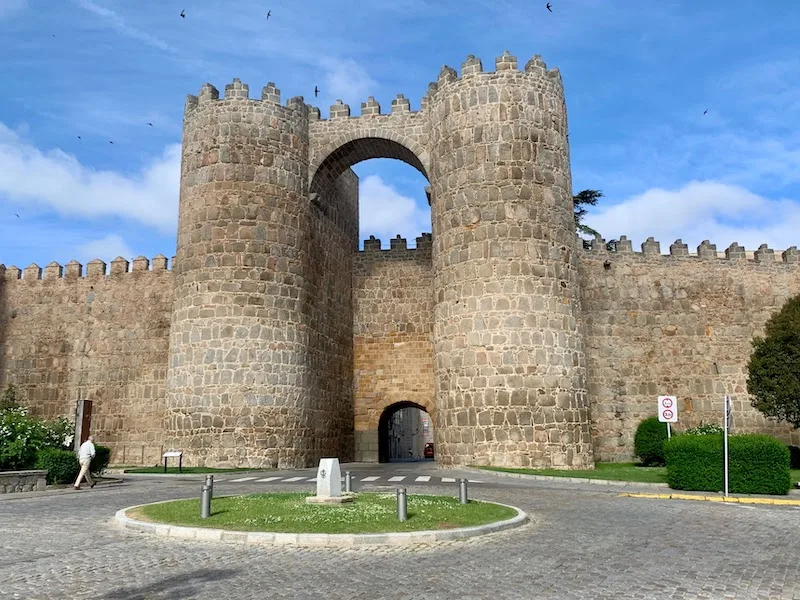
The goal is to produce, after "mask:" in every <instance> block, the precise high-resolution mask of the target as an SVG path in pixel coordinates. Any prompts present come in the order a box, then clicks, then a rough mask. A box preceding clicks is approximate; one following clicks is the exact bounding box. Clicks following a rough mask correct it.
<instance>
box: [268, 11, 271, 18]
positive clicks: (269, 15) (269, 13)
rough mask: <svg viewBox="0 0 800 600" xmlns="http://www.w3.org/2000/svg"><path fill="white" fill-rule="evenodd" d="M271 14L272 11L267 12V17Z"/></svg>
mask: <svg viewBox="0 0 800 600" xmlns="http://www.w3.org/2000/svg"><path fill="white" fill-rule="evenodd" d="M271 16H272V11H269V12H267V18H268V19H269V18H270V17H271Z"/></svg>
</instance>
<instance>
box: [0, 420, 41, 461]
mask: <svg viewBox="0 0 800 600" xmlns="http://www.w3.org/2000/svg"><path fill="white" fill-rule="evenodd" d="M46 436H47V429H46V428H45V426H44V424H43V423H42V421H41V420H39V419H35V418H33V417H30V416H28V409H27V408H23V407H19V408H8V409H5V410H3V411H0V469H4V470H12V471H15V470H19V469H30V468H31V467H33V465H34V463H35V462H36V453H37V452H38V450H39V448H41V447H42V446H43V444H44V440H45V438H46Z"/></svg>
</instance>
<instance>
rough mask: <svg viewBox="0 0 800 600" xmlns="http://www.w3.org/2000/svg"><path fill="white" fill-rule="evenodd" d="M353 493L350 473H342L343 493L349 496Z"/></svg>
mask: <svg viewBox="0 0 800 600" xmlns="http://www.w3.org/2000/svg"><path fill="white" fill-rule="evenodd" d="M352 491H353V480H352V478H351V475H350V471H345V472H344V493H345V494H349V493H351V492H352Z"/></svg>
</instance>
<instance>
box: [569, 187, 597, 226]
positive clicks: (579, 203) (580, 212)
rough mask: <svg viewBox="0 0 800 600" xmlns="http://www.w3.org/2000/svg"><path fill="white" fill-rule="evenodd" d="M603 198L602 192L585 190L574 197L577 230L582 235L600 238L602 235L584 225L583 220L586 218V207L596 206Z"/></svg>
mask: <svg viewBox="0 0 800 600" xmlns="http://www.w3.org/2000/svg"><path fill="white" fill-rule="evenodd" d="M602 197H603V192H601V191H600V190H583V191H581V192H578V193H577V194H575V195H574V196H573V197H572V204H573V206H574V211H575V229H577V230H578V231H580V232H581V233H587V234H589V235H593V236H599V235H600V233H599V232H597V231H596V230H594V229H592V228H591V227H589V226H588V225H584V224H583V218H584V217H585V216H586V213H587V210H586V209H585V208H583V207H584V206H595V205H596V204H597V201H598V200H599V199H600V198H602Z"/></svg>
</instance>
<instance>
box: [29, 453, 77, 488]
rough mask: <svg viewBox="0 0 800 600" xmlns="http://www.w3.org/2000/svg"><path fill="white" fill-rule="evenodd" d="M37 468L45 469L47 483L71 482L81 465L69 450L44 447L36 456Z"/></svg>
mask: <svg viewBox="0 0 800 600" xmlns="http://www.w3.org/2000/svg"><path fill="white" fill-rule="evenodd" d="M36 468H37V469H47V483H50V484H52V483H73V482H74V481H75V479H76V478H77V477H78V473H79V472H80V470H81V466H80V464H79V463H78V457H77V456H75V453H74V452H70V451H69V450H56V449H55V448H44V449H43V450H40V451H39V455H38V456H37V458H36Z"/></svg>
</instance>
